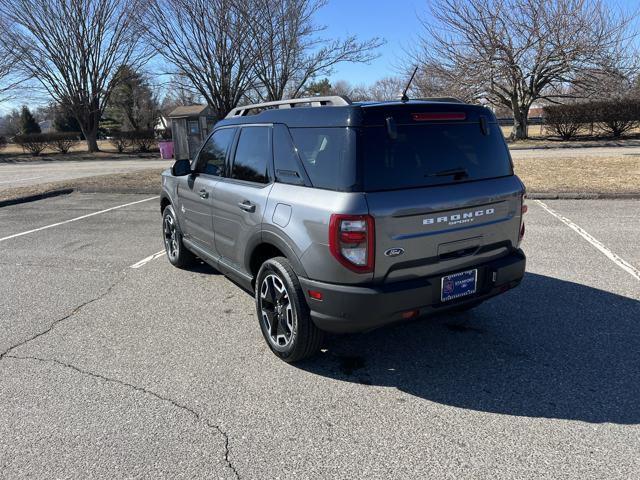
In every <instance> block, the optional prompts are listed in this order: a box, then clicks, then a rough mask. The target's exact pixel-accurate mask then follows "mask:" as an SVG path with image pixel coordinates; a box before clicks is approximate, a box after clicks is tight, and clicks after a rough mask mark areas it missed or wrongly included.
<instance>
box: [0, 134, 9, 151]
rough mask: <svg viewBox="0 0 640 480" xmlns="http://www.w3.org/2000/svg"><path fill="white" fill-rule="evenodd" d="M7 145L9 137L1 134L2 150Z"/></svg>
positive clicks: (0, 146) (0, 143) (0, 147)
mask: <svg viewBox="0 0 640 480" xmlns="http://www.w3.org/2000/svg"><path fill="white" fill-rule="evenodd" d="M6 146H7V137H4V136H2V135H0V150H2V149H3V148H5V147H6Z"/></svg>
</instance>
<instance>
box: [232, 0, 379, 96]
mask: <svg viewBox="0 0 640 480" xmlns="http://www.w3.org/2000/svg"><path fill="white" fill-rule="evenodd" d="M326 3H327V2H326V0H239V6H238V8H239V11H240V12H241V13H242V14H243V15H244V18H245V21H246V24H247V26H248V28H249V30H250V32H251V36H252V38H253V41H252V42H251V44H250V45H251V49H252V53H253V55H252V57H253V63H254V72H255V75H256V77H257V79H258V89H259V93H260V95H261V97H262V98H263V99H264V100H268V101H270V100H281V99H282V98H283V97H285V96H289V97H296V96H299V95H300V94H301V92H303V91H304V86H305V85H306V84H307V82H309V80H311V79H313V78H314V77H317V76H321V75H329V74H330V73H331V71H332V70H333V68H334V67H335V66H336V65H337V64H339V63H343V62H357V63H366V62H368V61H370V60H372V59H373V58H375V57H376V55H375V53H374V52H375V49H377V48H378V47H379V46H380V45H381V44H382V41H381V40H380V39H379V38H372V39H370V40H366V41H358V39H357V38H356V37H355V36H350V37H347V38H345V39H334V40H327V39H324V38H322V37H320V34H321V33H322V32H323V31H324V30H325V27H323V26H319V25H317V24H315V22H314V16H315V14H316V13H317V12H318V10H319V9H321V8H322V7H323V6H324V5H326Z"/></svg>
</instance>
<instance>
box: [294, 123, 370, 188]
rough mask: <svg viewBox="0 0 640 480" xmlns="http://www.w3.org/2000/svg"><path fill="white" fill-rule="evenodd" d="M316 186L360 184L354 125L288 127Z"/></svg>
mask: <svg viewBox="0 0 640 480" xmlns="http://www.w3.org/2000/svg"><path fill="white" fill-rule="evenodd" d="M289 131H290V132H291V136H292V137H293V141H294V143H295V146H296V149H297V151H298V155H299V156H300V159H301V160H302V164H303V165H304V169H305V171H306V172H307V175H309V179H310V180H311V183H312V184H313V186H314V187H317V188H327V189H330V190H342V191H352V190H354V189H355V188H356V186H357V183H358V182H357V177H356V161H355V159H356V155H355V144H356V132H355V130H354V129H353V128H348V127H339V128H291V129H289Z"/></svg>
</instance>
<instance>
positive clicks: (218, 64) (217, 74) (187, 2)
mask: <svg viewBox="0 0 640 480" xmlns="http://www.w3.org/2000/svg"><path fill="white" fill-rule="evenodd" d="M141 25H143V28H144V31H145V36H146V38H147V41H148V42H149V43H150V44H151V45H152V47H153V48H155V50H156V52H157V53H158V54H159V55H160V56H161V57H162V58H163V59H164V60H166V61H167V62H168V63H169V64H170V65H171V71H170V72H167V73H172V74H174V82H179V83H181V87H182V88H184V89H189V88H191V89H195V90H196V91H197V92H198V93H199V94H200V95H201V96H202V97H203V98H204V100H205V101H206V102H207V103H208V104H209V105H210V106H211V107H212V108H213V109H214V110H215V111H216V112H218V115H219V116H224V115H225V114H226V113H227V112H228V111H229V110H231V109H232V108H234V107H235V106H237V104H238V102H239V101H240V100H241V99H242V98H243V97H244V96H245V95H246V93H247V91H248V90H249V89H250V88H251V87H252V85H253V72H252V69H251V68H252V57H251V55H250V48H249V42H250V41H251V38H250V34H249V33H250V32H249V29H248V27H247V25H246V24H244V23H243V21H242V19H241V18H240V15H239V13H238V10H237V8H236V5H235V1H234V0H150V5H149V8H148V9H147V10H146V14H145V15H144V16H142V17H141Z"/></svg>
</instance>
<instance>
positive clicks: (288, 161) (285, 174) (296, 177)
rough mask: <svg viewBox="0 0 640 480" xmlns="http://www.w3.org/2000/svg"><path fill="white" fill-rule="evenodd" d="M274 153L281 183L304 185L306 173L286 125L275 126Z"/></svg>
mask: <svg viewBox="0 0 640 480" xmlns="http://www.w3.org/2000/svg"><path fill="white" fill-rule="evenodd" d="M273 153H274V164H275V169H276V172H275V173H276V180H277V181H278V182H281V183H290V184H293V185H304V184H305V180H304V178H305V177H304V175H303V172H302V168H301V165H300V160H299V158H298V154H297V153H296V147H295V146H294V145H293V140H292V139H291V135H290V134H289V130H288V129H287V127H286V126H285V125H278V124H276V125H274V126H273Z"/></svg>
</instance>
